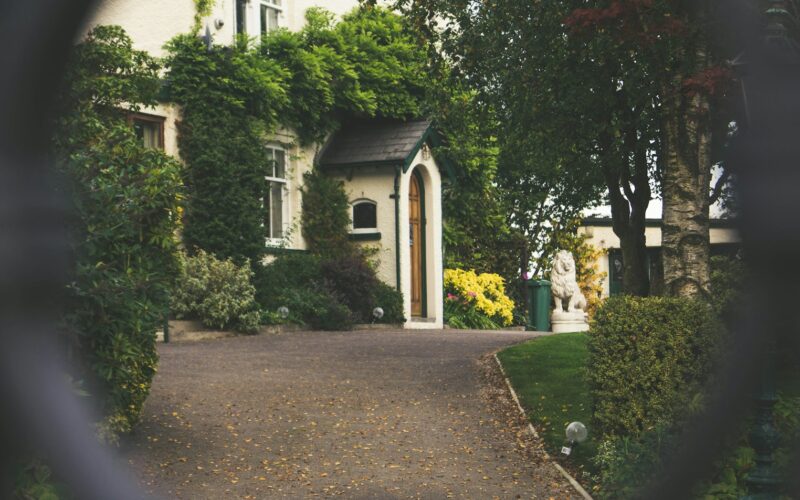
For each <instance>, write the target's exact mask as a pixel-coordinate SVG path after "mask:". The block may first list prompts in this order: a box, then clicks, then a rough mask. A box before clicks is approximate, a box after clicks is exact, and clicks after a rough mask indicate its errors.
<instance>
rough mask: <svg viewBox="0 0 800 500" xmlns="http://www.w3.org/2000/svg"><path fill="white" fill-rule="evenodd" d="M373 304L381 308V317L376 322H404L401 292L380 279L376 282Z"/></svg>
mask: <svg viewBox="0 0 800 500" xmlns="http://www.w3.org/2000/svg"><path fill="white" fill-rule="evenodd" d="M374 293H375V305H376V306H377V307H380V308H381V309H383V317H382V318H381V319H379V320H377V321H376V323H386V324H394V325H397V324H401V323H405V322H406V316H405V312H404V311H403V294H402V293H400V292H399V291H398V290H397V289H396V288H393V287H390V286H389V285H387V284H386V283H384V282H382V281H378V283H376V287H375V290H374Z"/></svg>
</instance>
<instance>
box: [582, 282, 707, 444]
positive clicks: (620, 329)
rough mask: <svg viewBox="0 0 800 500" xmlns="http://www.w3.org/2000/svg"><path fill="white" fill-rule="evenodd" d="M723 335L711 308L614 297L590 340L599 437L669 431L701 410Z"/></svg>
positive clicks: (674, 300)
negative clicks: (699, 403) (692, 410)
mask: <svg viewBox="0 0 800 500" xmlns="http://www.w3.org/2000/svg"><path fill="white" fill-rule="evenodd" d="M721 332H722V327H721V325H720V323H719V322H718V320H717V319H716V318H715V316H714V314H713V311H712V309H711V307H709V306H708V305H706V304H704V303H701V302H696V301H692V300H688V299H681V298H665V297H646V298H640V297H630V296H621V297H611V298H609V299H608V300H607V301H606V303H605V304H604V305H603V306H602V307H601V308H600V309H598V311H597V314H596V316H595V320H594V321H593V323H592V328H591V332H590V338H589V362H588V370H587V377H588V382H589V387H590V391H591V393H592V399H593V409H594V411H593V419H594V425H595V427H596V432H598V433H600V434H602V435H620V436H622V435H627V436H633V437H635V436H640V435H641V434H642V433H643V432H645V431H648V430H652V429H654V428H656V427H658V426H661V425H663V426H665V427H666V428H671V427H672V426H673V425H674V424H675V423H676V422H677V421H679V419H680V418H681V416H683V415H685V412H686V411H687V409H690V408H692V407H693V406H697V401H698V395H699V394H700V392H701V390H702V386H703V384H704V383H705V382H706V380H707V379H708V377H709V375H710V374H711V372H712V370H713V367H714V365H715V360H716V359H715V358H716V356H715V354H716V352H717V345H718V341H719V337H720V334H721Z"/></svg>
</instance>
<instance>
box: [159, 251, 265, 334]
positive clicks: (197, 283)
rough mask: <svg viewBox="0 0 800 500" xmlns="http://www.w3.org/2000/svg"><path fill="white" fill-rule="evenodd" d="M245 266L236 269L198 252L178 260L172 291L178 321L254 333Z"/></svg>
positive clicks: (255, 326)
mask: <svg viewBox="0 0 800 500" xmlns="http://www.w3.org/2000/svg"><path fill="white" fill-rule="evenodd" d="M252 275H253V272H252V271H251V270H250V264H249V262H245V264H244V265H242V266H237V265H236V264H235V263H234V262H233V261H232V260H230V259H228V260H219V259H217V258H216V257H214V256H213V255H211V254H209V253H206V252H204V251H203V250H199V251H198V252H197V254H196V255H194V256H186V255H183V256H182V257H181V275H180V277H179V278H178V281H177V283H176V286H175V288H174V289H173V291H172V305H171V307H172V312H173V313H174V314H175V315H176V317H178V318H191V319H199V320H200V321H202V322H203V325H205V326H207V327H209V328H218V329H221V330H222V329H227V328H233V329H235V330H239V331H243V332H255V331H257V330H258V325H259V322H260V321H259V320H260V313H259V311H258V307H257V305H256V302H255V288H254V287H253V285H252V284H251V282H250V281H251V278H252Z"/></svg>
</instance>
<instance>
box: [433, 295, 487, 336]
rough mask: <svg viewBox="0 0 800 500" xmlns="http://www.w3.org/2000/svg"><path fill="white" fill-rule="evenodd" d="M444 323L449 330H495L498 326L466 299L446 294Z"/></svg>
mask: <svg viewBox="0 0 800 500" xmlns="http://www.w3.org/2000/svg"><path fill="white" fill-rule="evenodd" d="M444 321H445V323H447V325H448V326H450V327H451V328H459V329H465V330H466V329H470V328H475V329H478V330H497V329H498V328H500V326H499V325H498V324H497V323H495V322H494V321H492V319H491V318H489V317H488V316H486V315H485V314H483V313H482V312H480V311H478V309H477V308H475V306H474V305H473V304H471V303H470V302H468V301H467V300H466V299H464V298H462V297H459V296H457V295H453V294H452V293H448V294H447V296H446V297H445V298H444Z"/></svg>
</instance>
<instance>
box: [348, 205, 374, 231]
mask: <svg viewBox="0 0 800 500" xmlns="http://www.w3.org/2000/svg"><path fill="white" fill-rule="evenodd" d="M364 204H369V205H372V206H374V207H375V227H360V228H356V227H355V224H356V218H355V213H356V212H355V210H356V205H364ZM350 207H351V213H352V214H353V217H351V221H350V232H351V233H352V234H374V233H377V232H378V202H376V201H374V200H370V199H368V198H360V199H358V200H355V201H353V202H352V203H351V204H350Z"/></svg>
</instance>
